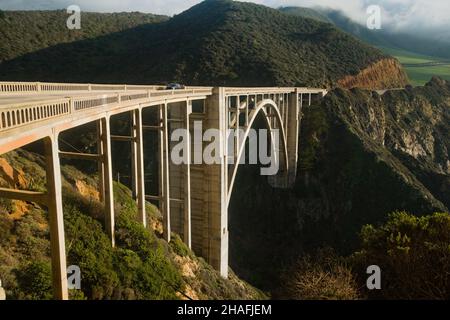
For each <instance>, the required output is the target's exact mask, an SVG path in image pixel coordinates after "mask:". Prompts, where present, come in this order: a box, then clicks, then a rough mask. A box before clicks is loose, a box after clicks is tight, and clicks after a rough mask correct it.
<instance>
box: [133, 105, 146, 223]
mask: <svg viewBox="0 0 450 320" xmlns="http://www.w3.org/2000/svg"><path fill="white" fill-rule="evenodd" d="M132 117H133V123H132V128H131V130H132V138H133V141H132V152H131V154H132V161H133V166H132V168H133V170H132V183H133V189H134V190H135V198H136V201H137V206H138V219H139V222H141V223H142V224H143V225H144V227H146V226H147V215H146V212H145V172H144V145H143V144H144V141H143V128H142V111H141V110H140V109H135V110H133V111H132Z"/></svg>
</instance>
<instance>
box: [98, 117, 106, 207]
mask: <svg viewBox="0 0 450 320" xmlns="http://www.w3.org/2000/svg"><path fill="white" fill-rule="evenodd" d="M96 125H97V154H99V155H101V156H102V155H103V143H102V122H101V120H98V121H96ZM97 163H98V191H99V201H100V202H101V203H103V204H104V203H105V181H104V177H105V168H104V165H103V157H101V158H100V159H99V160H98V162H97Z"/></svg>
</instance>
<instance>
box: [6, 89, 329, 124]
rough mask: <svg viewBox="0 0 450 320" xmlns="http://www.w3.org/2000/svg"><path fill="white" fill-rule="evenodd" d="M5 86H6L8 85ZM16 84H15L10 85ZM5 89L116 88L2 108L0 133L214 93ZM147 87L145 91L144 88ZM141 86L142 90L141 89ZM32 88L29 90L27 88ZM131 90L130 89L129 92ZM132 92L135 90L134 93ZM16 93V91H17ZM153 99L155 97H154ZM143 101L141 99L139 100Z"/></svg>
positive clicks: (240, 92) (229, 91)
mask: <svg viewBox="0 0 450 320" xmlns="http://www.w3.org/2000/svg"><path fill="white" fill-rule="evenodd" d="M5 86H6V87H5ZM7 86H13V87H7ZM0 87H1V88H3V89H2V90H25V91H26V92H33V91H32V90H44V91H61V92H63V91H64V90H68V91H84V90H86V88H88V91H109V90H111V91H114V92H111V93H107V94H101V95H89V96H84V97H83V96H71V97H67V98H58V99H54V100H46V101H38V102H27V103H21V104H13V105H7V106H6V107H7V108H0V132H2V131H5V130H8V129H11V128H16V127H19V126H24V125H27V124H31V123H34V122H38V121H44V120H49V119H52V118H56V117H60V116H64V115H68V114H73V113H75V112H81V111H85V110H88V109H93V108H102V107H105V106H113V105H117V104H126V103H127V102H130V101H132V102H135V103H138V102H139V100H143V102H144V101H146V100H147V101H149V102H150V101H151V100H153V101H159V100H171V99H176V98H178V97H183V96H185V97H202V96H208V95H211V94H212V90H213V88H212V87H187V88H186V89H181V90H155V88H158V89H161V87H159V86H136V85H132V86H129V85H92V84H51V83H34V84H32V83H28V84H26V83H12V82H11V83H9V84H7V83H4V82H2V83H0ZM143 87H145V88H146V90H142V88H143ZM138 89H141V90H140V91H139V90H138ZM299 89H300V91H301V92H303V93H321V92H322V93H323V92H326V91H325V90H323V89H312V88H299ZM27 90H29V91H27ZM128 90H130V91H128ZM295 90H296V88H226V89H225V94H226V95H228V96H229V95H247V94H248V95H254V94H280V93H290V92H293V91H295ZM131 91H132V92H131ZM16 92H17V91H16ZM152 98H153V99H152ZM139 103H140V102H139Z"/></svg>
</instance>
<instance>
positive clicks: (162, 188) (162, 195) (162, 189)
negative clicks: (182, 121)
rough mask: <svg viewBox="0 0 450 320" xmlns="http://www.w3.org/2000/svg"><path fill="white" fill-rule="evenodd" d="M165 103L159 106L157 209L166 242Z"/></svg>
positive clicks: (167, 157)
mask: <svg viewBox="0 0 450 320" xmlns="http://www.w3.org/2000/svg"><path fill="white" fill-rule="evenodd" d="M168 116H169V115H168V108H167V103H164V104H162V105H160V106H159V121H160V126H161V130H160V131H159V170H158V171H159V199H160V202H159V203H160V206H159V209H160V211H161V214H162V216H163V237H164V240H166V241H167V242H169V241H170V239H171V232H172V229H171V224H170V217H171V214H170V176H169V161H170V150H169V122H168V119H167V118H168Z"/></svg>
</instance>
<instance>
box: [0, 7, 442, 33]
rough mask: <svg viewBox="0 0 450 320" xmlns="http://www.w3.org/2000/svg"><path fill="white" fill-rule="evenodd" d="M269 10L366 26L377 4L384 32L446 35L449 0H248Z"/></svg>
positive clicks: (148, 9) (166, 9) (149, 9)
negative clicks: (299, 11) (323, 10)
mask: <svg viewBox="0 0 450 320" xmlns="http://www.w3.org/2000/svg"><path fill="white" fill-rule="evenodd" d="M199 2H201V0H95V1H92V0H33V1H30V0H0V8H1V9H5V10H17V9H22V10H37V9H41V10H47V9H62V8H67V7H68V6H69V5H72V4H77V5H79V6H80V7H81V9H82V10H85V11H98V12H117V11H142V12H150V13H157V14H166V15H173V14H177V13H180V12H182V11H184V10H186V9H188V8H189V7H191V6H193V5H195V4H197V3H199ZM248 2H254V3H258V4H264V5H267V6H270V7H274V8H276V7H280V6H305V7H317V6H321V7H329V8H332V9H337V10H342V11H344V12H345V13H346V14H347V15H348V16H350V17H351V18H352V19H353V20H355V21H358V22H359V23H362V24H365V21H366V19H367V14H366V8H367V7H368V6H369V5H379V6H380V7H381V8H382V13H383V15H382V22H383V27H384V28H385V29H391V30H394V31H407V32H412V33H423V34H433V35H436V36H439V35H440V36H447V37H449V38H450V35H448V32H447V30H449V29H450V15H449V14H448V13H449V12H450V2H449V1H448V0H433V1H430V0H345V1H336V0H251V1H248Z"/></svg>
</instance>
